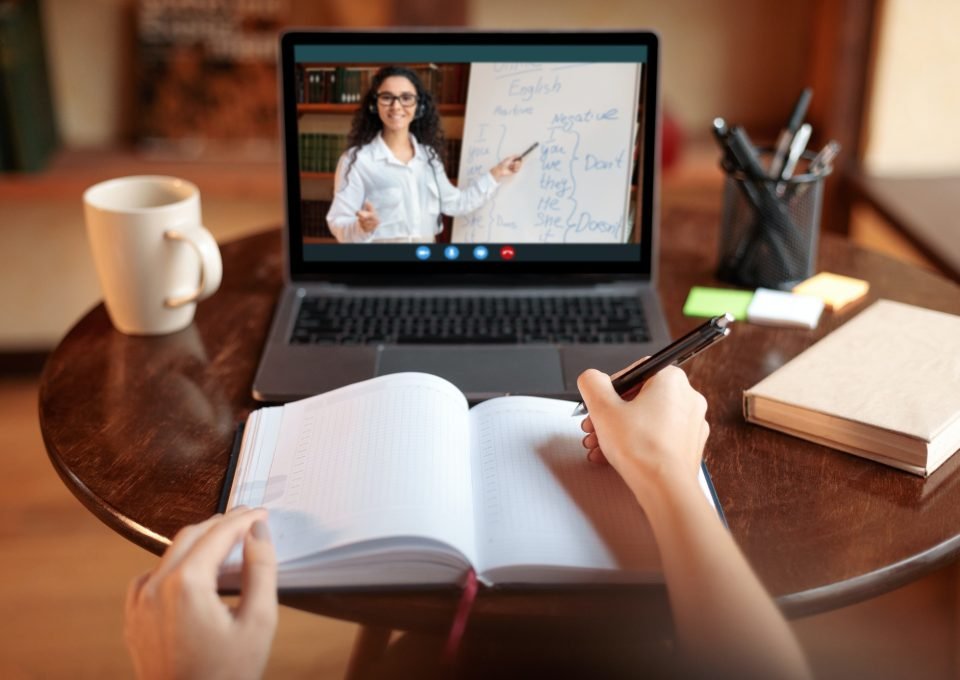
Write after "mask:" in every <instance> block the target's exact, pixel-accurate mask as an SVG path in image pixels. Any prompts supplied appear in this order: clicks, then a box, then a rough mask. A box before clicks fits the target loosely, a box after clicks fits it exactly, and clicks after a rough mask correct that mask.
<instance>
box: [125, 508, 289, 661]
mask: <svg viewBox="0 0 960 680" xmlns="http://www.w3.org/2000/svg"><path fill="white" fill-rule="evenodd" d="M266 518H267V512H266V510H263V509H256V510H247V509H243V508H241V509H237V510H233V511H231V512H229V513H227V514H226V515H216V516H214V517H212V518H210V519H208V520H207V521H206V522H202V523H200V524H196V525H193V526H189V527H186V528H184V529H183V530H182V531H180V532H179V533H178V534H177V536H176V538H175V539H174V541H173V543H172V544H171V545H170V547H169V548H167V551H166V552H165V553H164V555H163V559H162V560H160V563H159V564H158V565H157V567H156V568H155V569H154V570H152V571H150V572H147V573H146V574H144V575H143V576H141V577H139V578H138V579H136V580H134V581H133V583H131V584H130V589H129V591H128V593H127V605H126V617H125V618H126V621H125V624H126V625H125V630H124V634H125V638H126V643H127V648H128V649H129V650H130V655H131V656H132V657H133V666H134V669H135V670H136V675H137V677H138V678H241V679H245V678H259V677H260V676H261V675H262V673H263V669H264V667H265V666H266V664H267V658H268V656H269V655H270V644H271V642H272V641H273V634H274V631H275V630H276V627H277V564H276V557H275V555H274V550H273V544H272V543H271V541H270V532H269V530H268V529H267V525H266ZM237 543H242V544H243V575H242V581H243V583H242V586H241V595H240V600H239V602H237V603H236V604H233V605H231V606H228V605H227V603H225V602H223V600H221V599H220V597H219V596H218V595H217V573H218V571H219V568H220V565H221V564H222V563H223V561H224V560H225V559H226V557H227V555H228V554H229V553H230V550H231V549H232V548H233V546H234V545H235V544H237Z"/></svg>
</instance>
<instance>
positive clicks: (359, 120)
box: [343, 66, 446, 180]
mask: <svg viewBox="0 0 960 680" xmlns="http://www.w3.org/2000/svg"><path fill="white" fill-rule="evenodd" d="M393 76H400V77H402V78H406V79H407V80H409V81H410V82H411V83H413V86H414V87H415V88H416V90H417V107H418V108H417V112H418V115H416V116H415V117H414V119H413V122H411V123H410V132H411V133H412V134H413V136H414V137H416V138H417V142H418V143H419V144H420V145H422V146H423V147H424V149H425V150H426V152H427V157H428V159H429V160H433V159H434V158H436V159H439V161H440V162H441V164H442V163H443V162H444V161H445V160H446V159H445V158H444V155H445V149H444V146H445V145H444V136H443V128H442V127H441V125H440V114H439V113H438V112H437V105H436V103H434V101H433V95H432V94H430V91H429V90H427V88H425V87H424V86H423V82H422V81H421V80H420V76H418V75H417V74H416V72H414V71H413V70H411V69H409V68H406V67H404V66H384V67H383V68H381V69H380V70H379V71H377V72H376V73H375V74H374V75H373V78H372V79H371V80H370V89H369V90H367V92H366V94H364V95H363V99H361V100H360V106H359V108H358V109H357V112H356V113H355V114H354V116H353V124H352V125H351V127H350V134H349V136H348V137H347V148H348V149H349V154H350V163H349V165H347V171H346V172H345V173H344V174H343V177H344V180H346V178H347V176H349V175H350V170H351V169H352V168H353V164H354V163H355V162H356V160H357V151H359V149H360V147H361V146H363V145H365V144H369V143H370V142H372V141H373V140H374V139H375V138H376V136H377V135H378V134H379V133H380V131H381V130H382V129H383V121H381V120H380V115H379V114H378V113H377V92H379V91H380V86H381V85H382V84H383V81H384V80H386V79H387V78H390V77H393Z"/></svg>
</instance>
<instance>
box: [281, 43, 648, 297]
mask: <svg viewBox="0 0 960 680" xmlns="http://www.w3.org/2000/svg"><path fill="white" fill-rule="evenodd" d="M281 51H282V55H281V56H282V65H283V66H282V83H283V88H282V100H283V121H284V140H285V152H286V155H285V170H286V182H287V187H286V189H287V209H288V214H287V219H288V229H289V232H288V233H289V241H288V247H289V254H290V265H291V275H292V277H293V278H294V279H295V280H297V279H311V278H321V279H330V278H338V277H346V278H353V277H355V276H357V275H359V274H361V273H362V274H364V275H367V276H376V275H378V274H383V275H397V274H409V275H411V276H413V277H417V276H418V275H425V274H429V275H431V276H433V275H438V276H442V275H443V274H461V273H471V274H478V275H483V274H490V275H499V276H501V277H502V276H504V275H507V276H509V275H511V274H515V275H523V274H550V273H552V274H558V275H564V276H568V275H576V274H583V275H589V274H600V275H605V276H610V275H618V274H620V275H624V276H629V277H631V278H637V277H640V278H642V277H647V276H649V274H650V269H651V264H652V250H653V238H654V229H653V227H654V220H655V205H654V203H655V202H654V200H653V197H654V195H655V190H656V182H655V163H656V160H657V151H656V150H657V144H658V139H657V102H656V93H657V57H658V50H657V40H656V37H655V36H653V35H652V34H648V33H476V32H470V33H451V32H429V33H428V32H423V33H410V32H404V33H399V32H396V33H394V32H380V33H350V32H346V33H344V32H294V33H287V34H285V35H284V36H283V38H282V41H281ZM351 275H352V276H351Z"/></svg>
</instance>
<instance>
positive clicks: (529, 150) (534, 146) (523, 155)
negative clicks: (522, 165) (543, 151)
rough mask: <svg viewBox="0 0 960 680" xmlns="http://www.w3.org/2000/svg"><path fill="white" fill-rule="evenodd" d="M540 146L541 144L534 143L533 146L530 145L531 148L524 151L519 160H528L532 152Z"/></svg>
mask: <svg viewBox="0 0 960 680" xmlns="http://www.w3.org/2000/svg"><path fill="white" fill-rule="evenodd" d="M538 146H540V142H534V143H533V144H531V145H530V148H528V149H527V150H526V151H524V152H523V153H522V154H520V155H519V156H517V158H519V159H520V160H523V159H524V158H526V156H527V154H529V153H530V152H531V151H533V150H534V149H536V148H537V147H538Z"/></svg>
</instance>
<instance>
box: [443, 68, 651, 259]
mask: <svg viewBox="0 0 960 680" xmlns="http://www.w3.org/2000/svg"><path fill="white" fill-rule="evenodd" d="M640 67H641V65H640V64H635V63H633V64H620V63H602V64H585V63H582V62H579V63H572V64H563V63H544V64H528V63H516V62H513V63H475V64H473V65H472V66H471V68H470V83H469V86H468V90H467V106H466V115H465V119H464V129H463V147H462V149H461V155H460V172H459V176H458V183H459V185H460V186H468V185H469V183H470V182H472V181H473V180H475V179H476V178H477V177H479V176H480V175H482V174H483V173H485V172H487V171H488V170H489V169H490V168H492V167H493V166H494V165H496V164H497V163H498V162H499V161H500V160H502V159H504V158H506V157H507V156H510V155H514V154H519V153H522V152H523V151H525V150H526V149H527V148H528V147H529V146H530V145H531V144H533V143H534V142H539V143H540V145H539V146H538V147H537V148H536V149H534V151H533V152H531V153H530V154H529V155H528V156H527V157H526V158H525V159H524V164H523V168H522V170H521V171H520V172H519V173H518V174H516V175H514V176H512V177H508V178H504V179H503V180H501V186H500V187H498V189H497V191H496V193H494V195H493V197H492V198H491V199H490V200H489V201H487V202H486V203H485V204H484V206H483V207H481V208H480V209H478V210H475V211H474V212H472V213H469V214H467V215H462V216H459V217H457V218H456V219H455V220H454V222H453V235H452V240H453V242H455V243H478V242H485V243H624V242H626V240H627V238H628V236H629V227H628V224H627V222H628V216H629V214H630V176H631V170H632V166H633V159H634V145H635V141H636V133H637V129H636V128H637V122H636V121H637V104H638V101H639V92H640Z"/></svg>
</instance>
